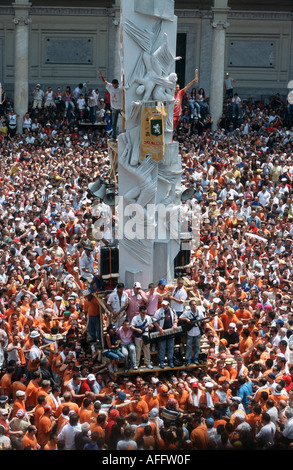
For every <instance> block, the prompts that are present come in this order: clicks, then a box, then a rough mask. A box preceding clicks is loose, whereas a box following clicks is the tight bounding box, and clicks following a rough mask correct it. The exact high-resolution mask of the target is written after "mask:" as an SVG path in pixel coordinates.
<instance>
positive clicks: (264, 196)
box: [257, 185, 271, 206]
mask: <svg viewBox="0 0 293 470" xmlns="http://www.w3.org/2000/svg"><path fill="white" fill-rule="evenodd" d="M257 195H258V199H259V202H260V203H261V204H262V205H263V206H266V205H267V202H268V201H269V200H270V197H271V195H270V193H269V191H268V190H267V188H266V186H265V185H263V187H262V189H261V191H259V192H258V193H257Z"/></svg>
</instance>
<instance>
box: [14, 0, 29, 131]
mask: <svg viewBox="0 0 293 470" xmlns="http://www.w3.org/2000/svg"><path fill="white" fill-rule="evenodd" d="M12 6H13V8H14V11H15V16H14V18H13V23H14V24H15V36H14V41H15V44H14V111H15V112H16V113H17V114H19V118H18V119H17V131H18V132H22V118H23V116H24V114H25V113H26V112H27V110H28V101H29V99H28V89H29V87H28V67H29V24H30V22H31V18H30V16H29V9H30V7H31V3H29V2H28V1H26V0H19V1H17V0H16V2H15V3H13V4H12Z"/></svg>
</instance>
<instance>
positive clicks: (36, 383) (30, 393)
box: [25, 371, 42, 411]
mask: <svg viewBox="0 0 293 470" xmlns="http://www.w3.org/2000/svg"><path fill="white" fill-rule="evenodd" d="M41 380H42V374H41V373H40V372H39V371H35V372H34V373H33V378H32V379H31V380H30V381H29V383H28V384H27V387H26V391H25V396H26V402H25V408H26V410H27V411H30V410H32V408H34V407H35V406H36V405H37V391H38V390H39V387H40V382H41Z"/></svg>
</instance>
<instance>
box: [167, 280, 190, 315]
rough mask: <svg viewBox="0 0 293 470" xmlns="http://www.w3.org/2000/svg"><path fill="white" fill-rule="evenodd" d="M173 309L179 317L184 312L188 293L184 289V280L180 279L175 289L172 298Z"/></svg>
mask: <svg viewBox="0 0 293 470" xmlns="http://www.w3.org/2000/svg"><path fill="white" fill-rule="evenodd" d="M169 299H170V304H171V308H173V309H174V310H175V312H176V314H177V316H178V317H179V316H180V315H181V314H182V313H183V311H184V302H185V300H186V299H187V291H186V289H185V287H184V280H183V279H181V278H179V279H178V280H177V286H176V287H175V288H174V289H173V291H172V293H171V295H170V297H169Z"/></svg>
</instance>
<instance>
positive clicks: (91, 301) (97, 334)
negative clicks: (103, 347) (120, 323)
mask: <svg viewBox="0 0 293 470" xmlns="http://www.w3.org/2000/svg"><path fill="white" fill-rule="evenodd" d="M84 295H85V301H84V304H83V311H84V312H85V313H86V314H87V316H88V332H89V335H90V341H93V342H95V341H97V340H98V341H99V342H100V343H101V317H100V304H99V302H98V300H97V299H96V297H95V296H94V295H93V294H92V292H91V291H89V290H86V291H85V292H84Z"/></svg>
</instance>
